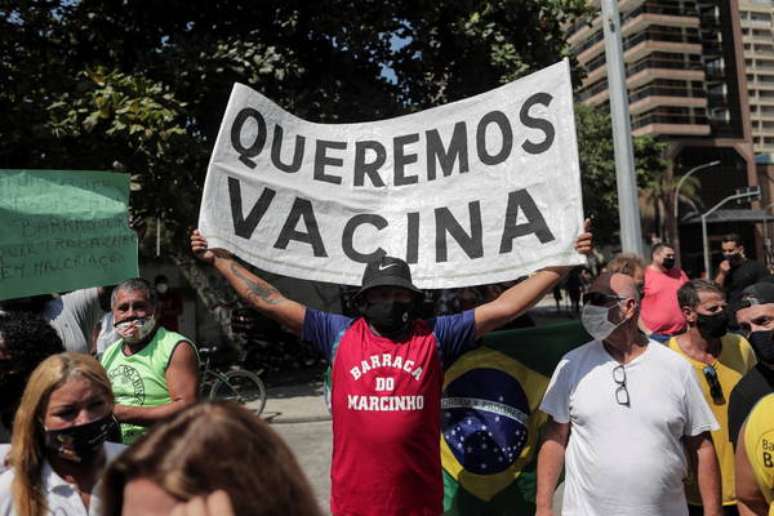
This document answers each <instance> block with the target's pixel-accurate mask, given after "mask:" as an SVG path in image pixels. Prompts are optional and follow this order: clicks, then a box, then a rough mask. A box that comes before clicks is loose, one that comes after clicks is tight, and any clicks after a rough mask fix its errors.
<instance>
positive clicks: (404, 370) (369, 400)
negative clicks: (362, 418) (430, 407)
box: [347, 353, 425, 412]
mask: <svg viewBox="0 0 774 516" xmlns="http://www.w3.org/2000/svg"><path fill="white" fill-rule="evenodd" d="M369 371H374V373H375V374H377V375H379V376H376V378H375V381H374V383H375V385H374V390H376V391H377V392H392V391H394V390H395V377H394V376H382V375H380V373H385V372H387V373H390V374H393V375H394V374H395V373H396V372H397V373H398V374H407V375H409V376H410V377H411V378H412V381H414V382H419V381H420V379H421V378H422V372H423V369H422V367H421V366H417V365H416V364H415V363H414V361H413V360H410V359H407V360H404V359H403V357H402V356H400V355H397V356H396V355H393V354H391V353H378V354H375V355H371V356H370V357H368V358H367V359H365V360H361V361H360V363H359V364H358V365H356V366H354V367H352V368H351V369H350V370H349V373H350V375H351V376H352V379H353V380H354V381H358V380H360V379H361V378H363V375H365V374H366V373H368V372H369ZM364 381H365V380H364ZM347 408H348V409H350V410H360V411H366V410H367V411H372V412H397V411H405V410H422V409H424V408H425V397H424V396H422V395H416V396H384V395H380V396H368V395H361V394H347Z"/></svg>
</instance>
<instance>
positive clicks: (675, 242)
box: [672, 160, 720, 265]
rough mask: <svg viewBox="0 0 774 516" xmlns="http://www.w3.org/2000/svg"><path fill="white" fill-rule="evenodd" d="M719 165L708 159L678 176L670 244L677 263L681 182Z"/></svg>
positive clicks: (678, 261) (678, 256)
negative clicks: (673, 228)
mask: <svg viewBox="0 0 774 516" xmlns="http://www.w3.org/2000/svg"><path fill="white" fill-rule="evenodd" d="M717 165H720V161H719V160H715V161H710V162H709V163H704V164H703V165H699V166H697V167H693V168H692V169H691V170H689V171H688V172H686V173H685V174H683V175H682V176H680V180H679V181H678V182H677V186H676V187H675V193H674V198H673V204H674V218H673V220H674V221H675V230H674V233H673V234H672V244H673V245H674V246H675V247H674V249H675V254H676V255H677V263H678V265H681V263H680V262H681V260H680V258H681V254H680V219H679V218H678V213H679V211H678V210H679V208H680V188H682V187H683V184H684V183H685V181H686V180H687V179H688V178H689V177H691V176H692V175H693V174H695V173H696V172H698V171H700V170H704V169H706V168H711V167H714V166H717Z"/></svg>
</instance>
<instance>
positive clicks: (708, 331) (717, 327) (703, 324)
mask: <svg viewBox="0 0 774 516" xmlns="http://www.w3.org/2000/svg"><path fill="white" fill-rule="evenodd" d="M696 315H697V316H698V317H697V319H696V326H698V328H699V333H701V335H702V336H703V337H704V338H705V339H716V338H718V337H722V336H723V335H725V334H726V332H727V331H728V314H727V313H726V311H725V310H723V311H722V312H720V313H717V314H712V315H704V314H696Z"/></svg>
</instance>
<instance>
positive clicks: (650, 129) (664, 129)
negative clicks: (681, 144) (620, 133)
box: [632, 122, 711, 136]
mask: <svg viewBox="0 0 774 516" xmlns="http://www.w3.org/2000/svg"><path fill="white" fill-rule="evenodd" d="M710 132H711V129H710V126H709V125H707V124H680V123H673V124H669V123H657V122H654V123H650V124H646V125H643V126H642V127H638V128H637V129H634V130H633V131H632V135H633V136H708V135H709V134H710Z"/></svg>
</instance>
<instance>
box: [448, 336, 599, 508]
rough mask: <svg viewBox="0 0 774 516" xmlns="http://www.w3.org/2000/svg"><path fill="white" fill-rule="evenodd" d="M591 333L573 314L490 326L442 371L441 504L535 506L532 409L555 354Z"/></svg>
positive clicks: (537, 423) (540, 419)
mask: <svg viewBox="0 0 774 516" xmlns="http://www.w3.org/2000/svg"><path fill="white" fill-rule="evenodd" d="M589 340H591V338H590V337H589V336H588V335H587V334H586V333H585V332H584V331H583V328H582V327H581V325H580V323H579V322H577V321H572V322H567V323H560V324H554V325H550V326H541V327H538V328H525V329H519V330H510V331H502V332H497V333H493V334H491V335H488V336H486V337H484V342H483V346H482V347H480V348H478V349H476V350H474V351H471V352H469V353H466V354H464V355H463V356H461V357H460V358H459V359H458V360H457V361H456V362H454V363H453V364H452V365H451V366H450V367H449V369H448V370H447V371H446V376H445V378H444V391H443V398H442V400H441V456H442V462H443V478H444V510H445V511H446V512H445V514H446V515H448V516H451V515H477V516H479V515H500V514H503V515H505V514H508V515H513V514H517V515H522V514H523V515H528V514H534V513H535V503H534V502H535V489H536V484H537V477H536V469H537V444H538V442H539V435H540V428H541V426H542V425H543V424H544V423H545V421H546V416H545V415H544V414H543V413H541V412H540V411H539V410H538V407H539V406H540V401H541V400H542V399H543V394H544V393H545V391H546V387H548V382H549V380H550V378H551V374H552V372H553V370H554V368H555V367H556V365H557V364H558V363H559V360H560V359H561V357H562V356H563V355H564V354H565V353H566V352H567V351H569V350H571V349H573V348H575V347H578V346H580V345H582V344H583V343H585V342H588V341H589Z"/></svg>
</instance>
